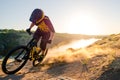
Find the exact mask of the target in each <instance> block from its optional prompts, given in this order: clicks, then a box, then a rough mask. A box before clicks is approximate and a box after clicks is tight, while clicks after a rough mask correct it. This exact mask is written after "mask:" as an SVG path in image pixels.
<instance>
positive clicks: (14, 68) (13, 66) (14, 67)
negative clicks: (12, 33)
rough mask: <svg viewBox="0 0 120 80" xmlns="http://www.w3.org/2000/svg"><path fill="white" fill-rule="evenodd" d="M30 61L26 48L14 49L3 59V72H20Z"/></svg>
mask: <svg viewBox="0 0 120 80" xmlns="http://www.w3.org/2000/svg"><path fill="white" fill-rule="evenodd" d="M27 60H28V50H27V48H26V47H25V46H18V47H16V48H14V49H12V50H11V51H10V52H9V53H8V54H7V55H6V56H5V57H4V59H3V62H2V70H3V72H4V73H6V74H14V73H16V72H18V71H19V70H20V69H21V68H22V67H23V66H24V65H25V64H26V62H27Z"/></svg>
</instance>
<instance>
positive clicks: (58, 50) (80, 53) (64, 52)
mask: <svg viewBox="0 0 120 80" xmlns="http://www.w3.org/2000/svg"><path fill="white" fill-rule="evenodd" d="M97 40H98V39H95V38H91V39H81V40H76V41H72V42H71V43H68V44H65V45H61V46H55V47H53V48H51V49H49V51H48V54H47V56H46V62H47V63H54V62H71V61H75V60H78V59H81V60H82V59H86V60H87V59H88V58H90V57H91V53H89V51H87V50H86V49H85V47H87V46H89V45H90V44H92V43H94V42H95V41H97Z"/></svg>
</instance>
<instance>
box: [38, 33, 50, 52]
mask: <svg viewBox="0 0 120 80" xmlns="http://www.w3.org/2000/svg"><path fill="white" fill-rule="evenodd" d="M49 37H50V33H49V32H46V33H44V34H43V35H42V39H41V43H40V48H41V49H42V52H43V54H44V52H45V50H46V47H47V43H48V40H49Z"/></svg>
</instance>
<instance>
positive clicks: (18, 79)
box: [0, 74, 24, 80]
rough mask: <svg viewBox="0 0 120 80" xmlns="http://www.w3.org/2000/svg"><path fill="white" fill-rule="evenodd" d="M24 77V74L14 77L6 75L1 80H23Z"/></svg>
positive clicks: (14, 75)
mask: <svg viewBox="0 0 120 80" xmlns="http://www.w3.org/2000/svg"><path fill="white" fill-rule="evenodd" d="M23 77H24V74H22V75H17V74H13V75H6V76H4V77H0V80H21V79H22V78H23Z"/></svg>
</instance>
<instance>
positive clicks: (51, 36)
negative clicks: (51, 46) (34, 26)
mask: <svg viewBox="0 0 120 80" xmlns="http://www.w3.org/2000/svg"><path fill="white" fill-rule="evenodd" d="M53 38H54V32H52V31H51V32H50V38H49V40H53Z"/></svg>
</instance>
